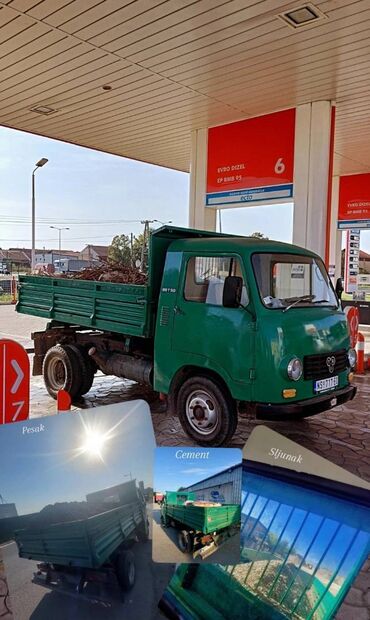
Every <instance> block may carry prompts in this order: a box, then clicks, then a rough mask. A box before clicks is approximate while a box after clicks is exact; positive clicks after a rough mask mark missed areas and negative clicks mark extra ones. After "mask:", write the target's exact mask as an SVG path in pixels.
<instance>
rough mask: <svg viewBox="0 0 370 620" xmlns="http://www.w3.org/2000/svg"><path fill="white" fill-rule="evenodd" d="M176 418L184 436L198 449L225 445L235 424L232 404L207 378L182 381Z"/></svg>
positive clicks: (236, 419)
mask: <svg viewBox="0 0 370 620" xmlns="http://www.w3.org/2000/svg"><path fill="white" fill-rule="evenodd" d="M197 403H198V404H197ZM177 415H178V417H179V420H180V423H181V426H182V428H183V429H184V431H185V433H186V434H187V435H188V436H189V437H190V438H191V439H193V440H194V441H195V442H196V443H197V444H199V445H200V446H222V445H224V444H226V443H227V442H228V441H229V440H230V439H231V437H232V436H233V435H234V433H235V431H236V427H237V425H238V413H237V407H236V403H235V401H234V400H233V399H232V398H231V396H230V395H229V394H228V393H227V391H226V390H225V389H224V388H223V386H218V385H217V384H216V383H215V382H214V381H213V380H212V379H209V378H208V377H201V376H200V377H190V378H189V379H187V380H186V381H185V382H184V384H183V385H182V386H181V388H180V390H179V393H178V396H177Z"/></svg>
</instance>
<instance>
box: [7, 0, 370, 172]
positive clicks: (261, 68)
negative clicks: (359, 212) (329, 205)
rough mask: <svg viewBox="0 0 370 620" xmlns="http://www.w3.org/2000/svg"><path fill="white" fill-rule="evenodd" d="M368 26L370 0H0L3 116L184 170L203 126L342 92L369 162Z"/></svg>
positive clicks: (347, 127) (343, 152) (354, 152)
mask: <svg viewBox="0 0 370 620" xmlns="http://www.w3.org/2000/svg"><path fill="white" fill-rule="evenodd" d="M303 4H304V6H303ZM301 7H302V8H301ZM297 9H300V10H297ZM282 14H285V16H284V15H282ZM369 31H370V4H369V0H357V1H351V0H326V1H322V0H317V1H315V3H314V4H311V3H302V2H300V0H297V1H296V2H280V1H278V0H262V1H261V0H260V1H258V2H257V1H253V0H249V1H248V0H247V1H246V0H229V1H225V0H167V1H164V0H135V1H132V0H72V1H71V0H41V1H40V0H3V1H2V2H0V42H1V43H0V58H1V78H0V79H1V87H2V88H1V93H0V99H1V108H0V123H1V124H2V125H5V126H8V127H14V128H16V129H21V130H24V131H28V132H34V133H36V134H40V135H44V136H48V137H51V138H57V139H61V140H65V141H70V142H72V143H75V144H79V145H82V146H87V147H92V148H95V149H99V150H102V151H106V152H110V153H115V154H117V155H122V156H125V157H130V158H134V159H138V160H142V161H147V162H151V163H154V164H159V165H163V166H168V167H171V168H175V169H178V170H185V171H187V170H189V162H190V143H191V131H192V130H193V129H198V128H201V127H209V126H212V125H218V124H222V123H227V122H229V121H233V120H237V119H241V118H247V117H249V116H257V115H260V114H264V113H268V112H272V111H275V110H279V109H283V108H288V107H295V106H297V105H300V104H304V103H306V102H311V101H317V100H332V101H335V102H336V104H337V116H336V129H335V132H336V133H335V163H334V166H335V167H334V172H335V174H350V173H356V172H357V173H359V172H367V171H368V170H369V168H370V123H369V116H370V103H369V94H370V92H369V91H370V81H369V68H370V48H369Z"/></svg>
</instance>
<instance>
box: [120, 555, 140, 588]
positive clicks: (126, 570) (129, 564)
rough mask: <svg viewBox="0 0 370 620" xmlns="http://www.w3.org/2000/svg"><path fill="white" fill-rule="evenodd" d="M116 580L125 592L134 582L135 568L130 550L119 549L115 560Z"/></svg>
mask: <svg viewBox="0 0 370 620" xmlns="http://www.w3.org/2000/svg"><path fill="white" fill-rule="evenodd" d="M116 575H117V581H118V583H119V585H120V587H121V588H122V590H124V591H125V592H127V591H128V590H131V588H133V587H134V584H135V577H136V568H135V558H134V554H133V553H132V551H121V553H119V555H118V556H117V560H116Z"/></svg>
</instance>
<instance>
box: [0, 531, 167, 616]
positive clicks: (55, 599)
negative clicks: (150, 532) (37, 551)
mask: <svg viewBox="0 0 370 620" xmlns="http://www.w3.org/2000/svg"><path fill="white" fill-rule="evenodd" d="M0 549H1V552H2V555H3V559H4V564H5V571H6V576H7V580H8V585H9V592H10V599H11V605H12V610H13V614H14V618H15V620H50V619H51V618H52V620H69V619H72V618H76V619H77V618H78V620H105V619H106V618H107V617H109V618H110V620H122V619H123V618H124V619H125V620H138V619H139V618H143V619H144V618H145V619H148V620H159V619H160V618H161V619H162V620H163V616H161V615H160V613H159V612H158V610H157V605H158V601H159V599H160V598H161V595H162V592H163V590H164V589H165V587H166V585H167V584H168V581H169V579H170V578H171V575H172V573H173V570H174V566H173V565H168V564H166V565H158V564H154V563H153V562H152V561H151V543H150V541H149V542H147V543H137V544H135V545H134V547H133V549H132V550H133V552H134V554H135V561H136V583H135V585H134V587H133V589H132V590H131V591H130V592H129V593H128V594H127V595H126V598H125V601H124V602H122V601H121V600H120V594H119V591H118V589H117V588H116V587H112V588H111V589H108V588H107V587H103V586H99V591H98V592H97V590H96V586H95V584H89V586H88V588H89V589H86V595H85V594H84V595H83V596H81V595H78V594H76V593H75V592H72V591H68V593H67V592H66V591H56V590H50V589H49V588H48V587H47V586H44V585H39V584H38V583H33V578H34V572H35V571H36V562H33V561H32V560H25V559H21V558H19V557H18V552H17V546H16V544H15V543H10V544H8V545H6V546H3V547H0ZM94 595H95V596H99V598H102V599H104V602H102V601H101V600H96V599H95V600H94Z"/></svg>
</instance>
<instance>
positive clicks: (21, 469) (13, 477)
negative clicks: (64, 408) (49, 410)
mask: <svg viewBox="0 0 370 620" xmlns="http://www.w3.org/2000/svg"><path fill="white" fill-rule="evenodd" d="M40 424H42V425H43V426H44V427H45V428H44V430H43V431H40V432H33V433H31V432H30V433H24V432H23V429H24V427H27V428H37V427H39V426H40ZM95 434H97V435H98V437H102V436H104V437H105V440H104V442H103V444H102V446H101V449H100V450H98V451H96V450H95V449H94V447H95V448H96V447H97V445H96V444H95V443H94V442H93V441H92V440H91V436H92V437H93V438H94V437H95ZM138 446H140V459H138V458H137V454H138ZM154 449H155V439H154V432H153V426H152V422H151V417H150V414H149V412H148V407H147V405H146V403H144V402H143V401H133V402H130V403H119V404H118V405H108V406H104V407H96V408H93V409H89V410H86V411H83V412H80V413H67V414H59V415H58V416H57V415H55V416H48V417H43V418H38V419H33V420H27V421H25V422H16V423H14V424H6V425H4V426H0V494H1V495H2V496H3V498H4V500H5V502H8V503H15V504H16V507H17V510H18V514H19V515H22V514H28V513H31V512H38V511H39V510H41V509H42V508H43V507H44V506H46V505H47V504H54V503H55V502H65V501H84V500H85V499H86V497H85V496H86V494H87V493H91V492H93V491H100V490H101V489H104V488H107V487H111V486H114V485H116V484H120V483H122V482H127V481H128V480H130V478H132V479H134V478H136V480H137V482H138V481H141V480H142V481H143V482H144V486H152V468H153V457H154Z"/></svg>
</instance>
